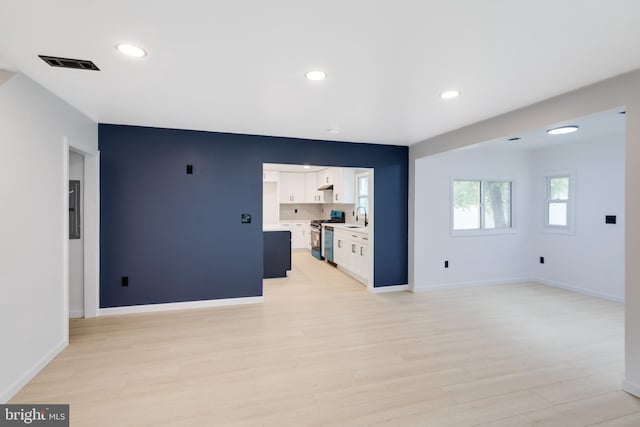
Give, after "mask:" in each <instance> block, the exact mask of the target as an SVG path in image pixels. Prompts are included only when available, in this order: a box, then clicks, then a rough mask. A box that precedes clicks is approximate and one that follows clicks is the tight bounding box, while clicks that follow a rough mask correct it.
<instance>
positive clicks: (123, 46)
mask: <svg viewBox="0 0 640 427" xmlns="http://www.w3.org/2000/svg"><path fill="white" fill-rule="evenodd" d="M116 49H118V52H120V53H122V54H124V55H127V56H131V57H134V58H143V57H145V56H147V52H145V50H144V49H142V48H140V47H138V46H134V45H132V44H127V43H120V44H117V45H116Z"/></svg>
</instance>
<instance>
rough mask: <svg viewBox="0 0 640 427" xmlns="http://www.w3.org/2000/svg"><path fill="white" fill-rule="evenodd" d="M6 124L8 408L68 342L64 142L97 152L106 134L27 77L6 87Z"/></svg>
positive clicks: (1, 134) (1, 218)
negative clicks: (101, 135) (18, 392)
mask: <svg viewBox="0 0 640 427" xmlns="http://www.w3.org/2000/svg"><path fill="white" fill-rule="evenodd" d="M0 74H4V73H3V72H1V71H0ZM0 80H1V79H0ZM0 123H2V124H1V126H0V203H1V206H2V208H1V209H0V236H2V237H1V239H0V295H1V297H0V325H2V335H3V336H2V342H3V344H2V351H0V402H5V401H7V400H8V399H9V398H10V397H11V396H12V395H14V394H15V393H16V392H17V391H18V390H19V389H20V388H21V387H22V386H23V385H24V384H26V382H28V381H29V380H30V379H31V378H32V377H33V376H34V375H35V374H36V373H37V372H38V371H39V370H40V369H41V368H42V367H44V365H45V364H46V363H48V362H49V361H50V360H51V359H52V358H53V357H55V355H56V354H57V353H58V352H60V351H61V350H62V349H63V348H64V346H65V345H66V344H67V341H68V335H67V334H68V330H67V323H66V322H67V321H68V320H67V319H68V311H67V310H68V308H67V307H68V294H67V284H66V283H65V277H64V275H65V273H66V271H67V266H66V255H65V250H64V249H66V243H67V239H68V236H67V235H66V229H67V225H65V224H67V222H68V214H67V211H68V199H67V197H66V193H67V180H66V177H67V163H68V152H67V151H66V150H64V143H63V140H64V137H67V139H68V141H69V143H71V144H73V145H74V146H77V147H80V148H81V149H85V150H86V151H90V152H96V151H97V147H98V129H97V125H96V123H94V122H93V121H91V120H90V119H89V118H87V117H85V116H84V115H82V114H80V113H79V112H78V111H77V110H75V109H73V108H72V107H70V106H69V105H68V104H66V103H65V102H63V101H62V100H60V99H59V98H57V97H56V96H54V95H53V94H51V93H50V92H48V91H47V90H45V89H44V88H42V87H41V86H39V85H38V84H36V83H35V82H33V81H32V80H30V79H29V78H27V77H25V76H23V75H20V74H16V75H14V76H13V77H12V78H10V79H9V80H8V81H6V82H4V83H3V84H2V85H0Z"/></svg>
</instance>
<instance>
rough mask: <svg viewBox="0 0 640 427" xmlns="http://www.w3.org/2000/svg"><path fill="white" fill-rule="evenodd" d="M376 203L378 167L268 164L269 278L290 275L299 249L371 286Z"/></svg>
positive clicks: (266, 227)
mask: <svg viewBox="0 0 640 427" xmlns="http://www.w3.org/2000/svg"><path fill="white" fill-rule="evenodd" d="M372 207H373V169H362V168H347V167H327V166H312V165H286V164H275V163H265V164H264V165H263V232H264V241H265V246H264V254H265V255H264V256H265V261H264V266H265V267H264V268H265V275H264V277H265V278H274V277H286V273H287V271H290V270H291V268H295V263H294V265H292V264H291V252H292V251H295V252H300V253H306V254H308V255H309V257H313V258H314V260H315V261H316V262H321V263H324V264H325V265H326V266H327V267H329V268H337V269H339V270H341V271H342V272H344V273H345V274H347V275H349V276H351V277H352V278H354V279H355V280H357V281H358V282H360V283H362V284H363V285H364V286H366V287H367V288H372V287H373V212H372V211H373V209H372ZM276 240H278V241H279V243H278V246H275V245H274V244H273V243H272V242H274V241H276ZM287 240H288V241H289V242H288V244H286V243H285V242H286V241H287Z"/></svg>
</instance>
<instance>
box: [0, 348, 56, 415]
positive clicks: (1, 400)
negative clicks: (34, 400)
mask: <svg viewBox="0 0 640 427" xmlns="http://www.w3.org/2000/svg"><path fill="white" fill-rule="evenodd" d="M67 344H68V343H67V341H66V340H63V341H62V342H60V343H59V344H57V345H56V346H55V347H53V348H52V349H51V350H49V352H48V353H47V354H45V355H44V356H42V357H41V358H40V360H38V361H37V362H36V363H35V365H33V366H32V367H31V369H29V370H28V371H27V372H25V373H24V374H23V375H22V376H21V377H20V378H18V379H17V380H16V381H14V382H13V384H11V385H10V386H9V388H7V389H6V390H4V391H2V393H1V394H0V404H5V403H7V402H8V401H9V399H11V398H12V397H13V396H15V395H16V394H17V393H18V392H19V391H20V390H22V387H24V386H25V385H27V383H28V382H29V381H31V380H32V379H33V378H34V377H35V376H36V375H38V373H39V372H40V371H41V370H43V369H44V367H45V366H47V365H48V364H49V363H50V362H51V361H52V360H53V359H55V358H56V356H57V355H58V354H60V352H61V351H62V350H64V349H65V347H66V346H67Z"/></svg>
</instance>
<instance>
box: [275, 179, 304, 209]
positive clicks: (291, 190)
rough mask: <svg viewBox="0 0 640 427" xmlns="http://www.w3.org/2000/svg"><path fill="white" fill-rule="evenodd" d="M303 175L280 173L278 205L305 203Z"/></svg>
mask: <svg viewBox="0 0 640 427" xmlns="http://www.w3.org/2000/svg"><path fill="white" fill-rule="evenodd" d="M304 190H305V174H304V173H298V172H280V180H279V188H278V192H279V193H280V203H305V196H304Z"/></svg>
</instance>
